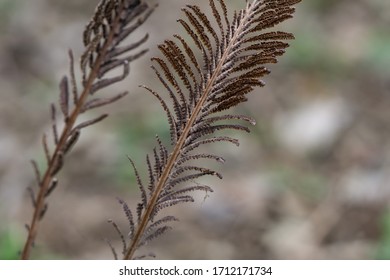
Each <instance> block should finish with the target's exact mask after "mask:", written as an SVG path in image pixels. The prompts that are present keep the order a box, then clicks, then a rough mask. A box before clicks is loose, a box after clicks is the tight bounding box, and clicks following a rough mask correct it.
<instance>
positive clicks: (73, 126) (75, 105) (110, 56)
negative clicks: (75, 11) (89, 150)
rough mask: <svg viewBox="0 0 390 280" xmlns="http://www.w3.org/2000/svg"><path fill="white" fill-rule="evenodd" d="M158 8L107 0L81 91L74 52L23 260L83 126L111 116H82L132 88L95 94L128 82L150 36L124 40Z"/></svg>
mask: <svg viewBox="0 0 390 280" xmlns="http://www.w3.org/2000/svg"><path fill="white" fill-rule="evenodd" d="M152 11H153V7H151V6H150V5H148V4H147V3H145V2H143V1H141V0H101V1H100V3H99V4H98V6H97V8H96V11H95V13H94V16H93V18H92V19H91V21H90V22H89V23H88V25H87V26H86V28H85V30H84V34H83V42H84V46H85V50H84V52H83V54H82V55H81V59H80V70H81V73H82V79H81V89H80V90H79V89H78V86H77V84H78V83H77V80H76V76H75V68H74V57H73V53H72V51H69V58H70V74H69V77H68V76H64V77H63V78H62V80H61V82H60V85H59V88H60V95H59V104H58V106H56V105H55V104H52V105H51V119H52V134H53V140H54V151H52V152H51V151H50V145H49V143H48V137H47V135H46V134H44V135H43V137H42V146H43V150H44V153H45V156H46V160H47V167H46V169H45V171H44V172H43V175H42V174H41V172H40V170H39V168H38V164H37V162H36V161H35V160H32V165H33V168H34V171H35V175H36V183H37V185H38V190H37V191H35V190H34V189H33V188H29V192H30V195H31V200H32V203H33V206H34V212H33V216H32V219H31V222H30V224H28V225H26V228H27V230H28V237H27V240H26V243H25V245H24V248H23V251H22V254H21V258H22V259H28V258H29V256H30V251H31V248H32V246H33V244H34V240H35V238H36V236H37V232H38V228H39V224H40V221H41V220H42V218H43V217H44V215H45V213H46V210H47V208H48V207H47V205H48V204H47V198H48V196H49V195H50V194H51V193H52V192H53V190H54V189H55V188H56V186H57V184H58V179H57V177H56V176H57V174H58V172H59V171H60V170H61V168H62V167H63V165H64V162H65V158H66V156H67V155H68V153H69V151H70V150H71V148H72V147H73V145H74V144H75V143H76V142H77V140H78V139H79V137H80V133H81V130H82V129H84V128H85V127H87V126H91V125H93V124H96V123H98V122H100V121H102V120H103V119H105V118H106V117H107V116H108V115H107V114H104V115H101V116H99V117H96V118H94V119H91V120H88V121H84V122H81V123H77V121H78V117H79V116H80V114H82V113H85V112H87V111H89V110H92V109H94V108H98V107H102V106H105V105H108V104H111V103H113V102H115V101H117V100H119V99H121V98H122V97H124V96H125V95H126V94H127V92H123V93H120V94H117V95H115V96H112V97H106V98H103V97H95V96H96V95H97V94H98V91H100V90H101V89H103V88H106V87H108V86H110V85H112V84H114V83H117V82H120V81H122V80H123V79H124V78H126V77H127V75H128V74H129V69H130V68H129V63H130V62H132V61H133V60H135V59H137V58H139V57H140V56H142V55H143V54H144V53H145V52H146V51H147V50H146V49H144V50H141V51H135V52H134V53H133V52H132V51H134V50H136V49H138V47H139V46H140V45H142V44H143V43H144V42H145V41H146V40H147V38H148V36H147V35H146V36H144V37H143V38H142V39H140V40H138V41H137V42H135V43H132V44H125V43H123V41H124V40H125V39H126V38H127V37H129V35H130V34H132V33H133V32H134V30H136V29H137V28H138V27H139V26H140V25H141V24H142V23H143V22H144V21H145V20H146V19H147V18H148V17H149V15H150V14H151V13H152ZM117 68H123V73H122V74H121V75H119V76H116V77H107V76H108V75H107V74H109V73H110V71H112V70H114V69H117ZM57 107H59V108H60V110H61V114H62V118H63V129H62V131H61V132H59V131H58V128H57Z"/></svg>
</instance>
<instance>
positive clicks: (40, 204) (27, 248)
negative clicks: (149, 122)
mask: <svg viewBox="0 0 390 280" xmlns="http://www.w3.org/2000/svg"><path fill="white" fill-rule="evenodd" d="M123 3H124V2H123V1H122V2H121V4H120V6H119V9H118V16H117V17H116V19H115V21H114V23H113V26H112V28H111V31H110V33H109V35H108V37H107V40H106V42H105V44H104V46H103V48H102V49H101V51H100V53H99V56H98V57H97V59H96V62H95V64H94V66H93V68H92V70H91V72H90V73H89V76H88V79H87V82H86V84H85V86H84V89H83V91H82V94H81V95H80V98H79V99H78V100H77V103H76V104H75V108H74V109H73V111H72V113H71V114H70V116H69V119H68V121H67V122H66V123H65V126H64V128H63V130H62V133H61V137H60V139H59V141H58V144H57V145H56V148H55V151H54V153H53V156H52V157H51V159H50V162H49V164H48V167H47V168H46V171H45V174H44V176H43V179H42V183H41V185H40V189H39V193H38V195H37V199H36V206H35V208H34V214H33V216H32V219H31V223H30V225H29V230H28V237H27V240H26V243H25V244H24V248H23V251H22V254H21V259H23V260H26V259H29V257H30V253H31V248H32V246H33V244H34V240H35V238H36V236H37V233H38V228H39V220H40V214H41V212H42V210H43V208H44V205H45V194H46V192H47V190H48V188H49V185H50V182H51V180H52V179H53V176H52V175H51V173H52V170H53V168H54V164H55V162H56V160H57V157H58V155H59V153H60V152H61V151H62V150H63V149H64V146H65V144H66V140H67V138H68V136H69V134H70V132H71V130H72V129H73V127H74V124H75V123H76V121H77V118H78V116H79V115H80V112H81V109H82V108H83V106H84V104H85V101H86V100H87V98H88V95H89V93H90V91H91V88H92V85H93V83H94V81H95V79H96V78H97V77H98V73H99V70H100V67H101V64H102V62H103V60H104V58H105V56H106V54H107V50H108V48H109V46H110V45H111V44H112V42H113V39H114V35H115V31H116V26H117V25H118V24H119V23H120V14H121V12H122V10H123V9H124V4H123Z"/></svg>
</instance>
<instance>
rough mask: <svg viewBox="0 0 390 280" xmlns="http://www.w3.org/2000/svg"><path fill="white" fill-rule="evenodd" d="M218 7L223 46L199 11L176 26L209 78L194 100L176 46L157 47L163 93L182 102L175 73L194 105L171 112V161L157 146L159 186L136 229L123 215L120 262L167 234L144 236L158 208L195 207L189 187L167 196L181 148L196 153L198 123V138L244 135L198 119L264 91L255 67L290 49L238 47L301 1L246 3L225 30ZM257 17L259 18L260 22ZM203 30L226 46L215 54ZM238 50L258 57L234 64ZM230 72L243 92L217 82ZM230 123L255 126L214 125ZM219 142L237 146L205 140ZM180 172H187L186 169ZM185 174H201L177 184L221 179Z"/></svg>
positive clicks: (204, 172) (145, 204)
mask: <svg viewBox="0 0 390 280" xmlns="http://www.w3.org/2000/svg"><path fill="white" fill-rule="evenodd" d="M218 2H219V4H220V6H221V9H222V10H223V13H224V15H223V16H224V17H225V22H226V25H228V26H227V29H226V34H225V33H223V30H222V29H223V28H222V27H221V26H222V23H221V18H220V15H219V14H218V12H217V9H216V8H215V0H210V6H211V7H212V8H213V14H214V17H215V18H216V20H217V22H218V24H219V27H220V29H221V30H220V31H221V32H222V33H223V34H222V41H223V42H222V43H220V41H219V39H218V38H217V36H216V32H215V31H214V30H213V29H212V28H211V25H210V24H209V21H208V19H207V18H206V16H205V14H203V13H202V12H201V11H200V9H199V7H197V6H189V5H188V6H187V8H188V9H183V11H184V12H185V13H186V16H187V18H188V19H189V21H190V24H186V23H184V21H182V20H179V22H180V23H182V25H183V26H184V28H186V27H188V26H191V25H192V28H186V30H187V32H188V33H189V34H190V35H191V37H192V38H193V39H194V41H195V43H196V44H198V48H199V49H201V50H202V52H203V58H204V62H205V64H206V68H207V71H209V72H208V73H204V74H202V77H201V78H200V79H201V81H202V82H201V88H202V90H201V92H200V94H199V95H197V93H196V90H195V92H191V85H190V82H189V80H190V78H191V77H194V76H195V74H194V73H189V74H188V76H187V77H185V75H186V74H185V73H184V74H183V72H184V68H185V67H186V69H187V70H188V69H190V66H183V65H181V64H180V62H177V60H178V58H179V57H180V56H182V53H181V51H180V50H179V49H178V48H176V46H177V45H175V44H174V43H173V42H172V41H165V43H166V45H165V46H163V45H162V46H160V49H162V50H165V52H163V53H164V56H166V58H168V60H169V62H170V64H171V66H172V67H173V70H167V64H165V63H164V62H162V61H161V60H158V59H154V60H155V61H157V62H159V65H160V66H161V68H162V69H163V73H164V77H165V79H166V80H168V82H166V81H164V79H161V76H160V75H159V73H158V71H156V73H157V75H158V76H159V77H160V80H161V81H162V82H163V84H164V86H165V87H166V88H167V90H168V91H170V87H169V86H168V85H167V83H170V84H171V85H172V87H173V88H174V89H176V93H177V95H178V96H179V99H180V96H181V94H182V91H181V89H180V87H179V85H178V82H177V81H176V80H175V78H174V77H173V76H174V74H173V73H176V75H178V76H179V78H180V79H181V81H182V82H183V84H185V85H186V83H187V85H186V87H187V89H189V90H190V97H189V99H191V101H190V103H191V102H192V101H194V102H195V104H194V107H193V108H191V104H189V103H187V102H188V101H186V100H185V101H182V104H181V105H182V106H181V107H180V109H177V110H176V109H175V113H176V116H177V118H176V121H175V122H174V123H170V125H171V135H173V136H172V142H173V143H174V146H173V150H172V153H171V154H170V155H169V157H168V158H167V159H166V160H164V158H165V157H164V152H165V147H163V146H161V144H160V154H161V156H157V155H156V152H155V165H154V167H155V170H157V171H154V172H153V171H151V170H150V174H149V176H150V177H151V178H154V177H157V178H158V180H157V182H156V183H155V185H154V186H152V187H151V189H152V192H151V194H150V197H149V198H148V201H147V202H146V197H145V198H143V201H142V203H140V204H139V208H137V211H138V219H139V221H138V224H137V226H134V222H133V220H132V214H131V213H130V212H129V210H127V213H130V215H127V216H128V218H129V221H130V224H131V232H130V236H131V241H130V243H129V245H128V246H127V247H125V249H126V252H125V253H124V255H123V259H133V258H134V254H135V252H136V250H137V249H138V248H139V247H140V246H141V243H142V240H143V239H145V240H146V241H147V240H149V239H152V238H154V237H155V236H157V235H159V234H161V233H162V232H164V231H165V230H166V229H168V227H166V226H165V227H163V228H160V229H161V231H156V232H155V234H154V235H150V236H149V237H146V236H145V234H146V233H145V232H146V231H148V230H147V229H148V224H149V223H150V222H153V220H154V215H155V213H157V212H158V211H159V207H160V208H163V207H169V206H172V205H175V204H177V203H179V202H188V201H193V199H192V197H190V196H183V195H182V194H183V193H185V192H186V191H193V190H196V189H197V187H193V188H191V187H190V188H188V189H184V190H182V191H178V192H176V193H172V194H169V192H170V189H171V188H173V185H175V184H174V183H173V182H174V181H172V180H170V178H171V177H172V176H173V175H172V174H174V172H175V169H176V170H177V168H179V167H177V166H179V165H180V164H178V162H179V160H180V158H181V157H182V156H185V153H186V152H184V151H185V148H186V147H187V148H188V146H189V143H191V142H192V143H193V145H195V147H197V146H196V145H197V143H195V142H194V141H195V140H196V139H199V137H200V136H199V135H197V134H196V133H195V134H194V135H192V134H193V133H194V132H193V130H194V128H195V127H196V124H197V123H201V124H202V122H204V123H203V125H204V128H202V126H201V127H200V129H199V131H200V132H199V133H200V134H201V135H208V134H210V129H211V130H213V131H216V130H221V129H229V128H230V129H237V130H244V131H247V129H246V128H244V127H242V126H238V125H226V126H214V127H212V126H210V125H209V124H210V123H212V121H210V119H209V120H207V121H205V120H204V119H203V117H204V116H202V114H206V115H209V114H211V113H213V112H221V111H224V110H227V109H229V108H230V107H232V106H235V105H237V104H238V103H241V102H244V101H246V98H244V97H243V95H245V94H246V93H248V92H250V91H251V90H252V88H253V86H263V85H264V84H263V82H262V81H258V80H257V79H258V77H261V76H263V75H265V74H268V73H269V71H268V70H267V69H266V68H264V69H263V68H256V67H257V66H256V65H257V64H260V62H262V64H264V63H276V62H277V60H276V59H275V57H276V56H278V55H281V54H282V53H283V52H284V51H283V49H284V48H286V47H287V46H288V44H285V43H281V42H279V41H272V42H269V43H264V45H256V44H255V43H257V42H254V43H253V44H252V45H251V46H249V47H242V45H243V44H244V43H243V41H244V39H245V35H248V34H250V33H252V32H255V31H261V30H262V29H265V28H268V27H272V26H274V25H276V24H278V23H279V22H282V21H284V20H285V19H287V18H290V17H292V13H293V11H294V9H293V8H291V7H290V6H291V5H293V4H296V3H298V2H300V0H268V1H267V0H266V1H260V0H254V1H253V2H252V3H247V6H246V9H244V10H242V11H240V12H236V13H235V14H234V20H233V22H232V24H231V25H230V24H229V20H228V18H227V17H226V15H227V12H226V6H225V4H224V1H223V0H218ZM267 5H268V6H267ZM261 8H263V9H264V12H263V13H262V14H261ZM274 9H275V10H274ZM190 11H192V12H190ZM267 12H268V14H267ZM259 14H261V16H260V15H259ZM256 16H258V17H259V20H258V21H256V20H254V17H256ZM262 25H264V26H262ZM251 26H253V30H252V29H251ZM192 30H195V31H192ZM206 30H208V31H209V33H210V34H211V35H212V36H213V37H214V39H215V40H216V41H217V43H220V44H226V45H219V46H217V49H216V50H213V49H212V46H211V44H210V40H209V38H208V36H207V34H206ZM232 31H233V33H232V34H230V32H232ZM195 33H196V34H195ZM194 34H195V35H194ZM175 37H176V38H179V40H180V39H181V37H180V36H178V35H175ZM261 38H262V39H261ZM292 38H293V36H292V35H291V34H289V33H283V32H280V33H272V32H270V33H264V34H263V37H259V39H258V40H257V41H259V42H260V41H261V40H264V41H267V40H269V39H292ZM255 39H256V37H255V36H254V37H250V38H249V39H247V41H246V42H252V41H255ZM181 42H182V43H183V40H181ZM170 47H171V49H169V48H170ZM239 48H242V52H244V51H248V50H259V53H258V54H251V55H247V56H242V59H237V60H234V59H233V58H232V57H234V56H235V53H239V52H240V51H237V50H238V49H239ZM167 49H168V51H167ZM220 50H222V52H221V53H219V51H220ZM262 50H264V54H263V55H262V54H260V52H261V51H262ZM170 51H171V52H170ZM185 52H186V54H187V55H188V57H190V59H191V57H193V56H192V51H190V50H188V49H187V50H186V51H185ZM207 52H209V54H207ZM250 59H252V60H253V65H252V64H251V63H250ZM242 61H244V62H242ZM245 63H247V64H249V65H246V64H245ZM213 65H215V66H213ZM235 67H237V68H235ZM154 69H155V68H154ZM234 69H237V71H238V72H239V71H241V72H244V73H245V72H247V74H248V77H249V78H248V79H247V80H246V78H245V76H244V75H243V76H242V77H243V78H242V81H240V80H237V81H236V82H235V84H236V85H237V88H239V89H241V90H237V89H235V86H234V85H233V86H232V85H231V84H229V82H228V81H226V82H225V83H223V82H221V81H219V80H221V79H222V80H227V79H228V78H227V77H229V76H232V75H229V74H230V73H229V71H231V72H235V70H234ZM248 69H249V70H248ZM197 70H198V73H200V72H201V70H200V69H199V68H198V69H197ZM250 70H252V72H250ZM188 72H190V71H188ZM224 72H225V74H226V72H227V73H228V74H227V75H226V77H225V76H224ZM250 75H252V76H250ZM189 76H190V78H188V77H189ZM250 77H252V79H250ZM232 78H233V79H234V78H235V77H234V76H233V77H232ZM218 81H219V82H218ZM144 87H145V86H144ZM194 87H195V88H196V85H194ZM218 87H225V88H227V89H226V90H225V96H226V97H225V98H221V97H217V93H216V92H218ZM229 87H232V88H233V89H230V90H229ZM145 88H146V89H147V90H149V91H150V92H151V93H153V94H154V95H155V96H156V97H157V98H158V99H159V100H160V102H161V104H162V106H163V107H164V110H165V111H166V112H167V114H168V118H170V117H171V113H170V111H169V109H168V107H167V106H166V104H165V102H164V101H163V100H162V99H161V98H160V96H159V94H157V93H155V92H153V91H152V90H150V89H149V88H147V87H145ZM222 92H224V90H222ZM213 94H214V96H212V95H213ZM193 96H196V97H195V98H192V97H193ZM171 97H172V96H171ZM210 98H211V99H210ZM229 98H230V99H229ZM172 99H173V102H174V103H175V102H176V103H178V102H177V100H176V98H175V97H173V98H172ZM218 99H219V101H215V100H218ZM210 100H211V101H210ZM229 100H230V102H229ZM208 102H211V103H210V104H212V103H213V102H214V103H215V104H216V105H215V107H214V109H212V110H211V111H209V113H204V112H205V111H207V110H208V109H210V108H209V107H210V106H211V105H210V104H209V105H208V104H207V103H208ZM224 102H227V103H224ZM189 108H190V109H189ZM186 110H190V115H189V116H187V118H186V119H182V118H183V114H184V115H185V113H183V111H186ZM210 112H211V113H210ZM228 119H241V120H244V121H249V122H250V123H251V124H254V121H253V120H252V119H250V118H248V117H244V116H232V115H224V116H222V117H216V118H215V119H214V121H218V120H228ZM183 123H184V124H185V125H184V127H181V128H179V129H180V130H178V129H177V127H178V126H180V125H181V124H183ZM208 129H209V130H208ZM178 134H180V136H179V137H178V139H177V140H176V139H175V137H176V135H178ZM217 141H228V142H233V143H235V141H233V140H231V138H225V139H222V140H221V139H211V138H209V142H217ZM189 149H190V150H191V149H192V148H189ZM197 156H198V158H201V157H203V158H214V159H218V158H216V157H215V156H213V155H208V154H206V155H202V154H198V155H196V156H195V157H194V159H195V158H196V157H197ZM184 161H187V159H184ZM158 170H161V172H160V173H159V171H158ZM179 170H180V169H179ZM183 170H185V168H184V169H183ZM187 170H193V171H194V170H196V171H200V174H194V175H188V176H184V177H183V178H182V179H180V180H181V181H188V180H190V179H191V178H193V176H195V178H197V177H200V176H202V175H217V176H219V174H218V173H217V172H215V171H212V170H209V169H206V168H202V167H194V166H189V167H187ZM136 172H137V171H136ZM156 172H157V173H156ZM176 172H177V173H181V172H182V170H180V171H176ZM219 177H220V176H219ZM137 178H138V174H137ZM170 184H172V186H170ZM139 185H140V188H141V190H142V191H143V193H144V192H145V191H144V190H143V186H142V184H140V183H139ZM203 190H206V191H207V190H209V189H208V188H203ZM164 191H165V192H166V193H167V195H168V199H167V202H166V203H167V204H168V205H163V204H162V205H160V206H159V205H158V204H159V201H160V200H163V198H162V197H161V196H162V193H163V192H164ZM178 193H180V195H178ZM169 195H171V199H172V201H169ZM164 202H165V200H163V202H160V204H161V203H164ZM126 207H127V206H126ZM142 212H143V214H142V215H141V214H140V213H142ZM163 222H165V221H161V223H163ZM144 243H145V242H144Z"/></svg>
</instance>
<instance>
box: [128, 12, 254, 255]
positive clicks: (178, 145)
mask: <svg viewBox="0 0 390 280" xmlns="http://www.w3.org/2000/svg"><path fill="white" fill-rule="evenodd" d="M251 7H252V6H249V7H248V8H247V10H246V16H245V18H244V19H243V20H242V21H241V23H240V25H239V26H238V28H237V30H236V32H235V33H234V34H233V36H232V39H231V40H230V41H229V44H228V46H227V47H226V49H225V52H224V53H223V55H222V57H221V58H220V61H219V62H218V65H217V67H216V68H215V70H214V72H213V75H212V76H211V77H210V78H209V80H208V82H207V84H206V86H205V88H204V90H203V93H202V96H201V98H200V99H199V101H198V103H197V104H196V106H195V108H194V110H193V112H192V114H191V116H190V119H189V120H188V122H187V124H186V126H185V128H184V129H183V133H182V134H181V135H180V138H179V139H178V141H177V143H176V145H175V147H174V149H173V152H172V153H171V154H170V156H169V159H168V162H167V165H166V166H165V168H164V170H163V172H162V174H161V176H160V178H159V180H158V182H157V185H156V188H155V191H154V193H153V195H152V197H151V199H150V200H149V203H148V205H147V207H146V210H145V212H144V214H143V216H142V218H141V221H140V223H139V225H138V227H137V228H136V230H135V233H134V237H133V239H132V240H131V243H130V246H129V248H128V249H127V251H126V254H125V255H124V258H123V259H125V260H130V259H132V258H133V256H134V253H135V251H136V250H137V248H138V244H139V242H140V241H141V237H142V235H143V233H144V231H145V229H146V226H147V225H148V222H149V219H150V216H151V214H152V212H153V209H154V207H155V205H156V203H157V200H158V197H159V196H160V193H161V191H162V190H163V188H164V186H165V184H166V182H167V180H168V178H169V175H170V174H171V172H172V169H173V167H174V165H175V163H176V161H177V159H178V157H179V156H180V153H181V150H182V148H183V146H184V143H185V141H186V139H187V137H188V135H189V133H190V130H191V128H192V127H193V125H194V123H195V121H196V119H197V117H198V115H199V114H200V112H201V110H202V108H203V105H204V104H205V102H206V100H207V97H208V96H209V94H210V92H211V91H212V89H213V86H214V84H215V82H216V80H217V78H218V77H219V75H220V74H221V72H222V67H223V65H224V63H225V61H226V60H227V58H228V56H229V54H230V52H231V50H232V48H233V46H234V45H235V44H236V42H237V40H238V38H239V36H240V35H241V32H242V30H243V29H244V26H245V25H246V23H247V21H248V20H249V14H250V13H251V9H250V8H251Z"/></svg>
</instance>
